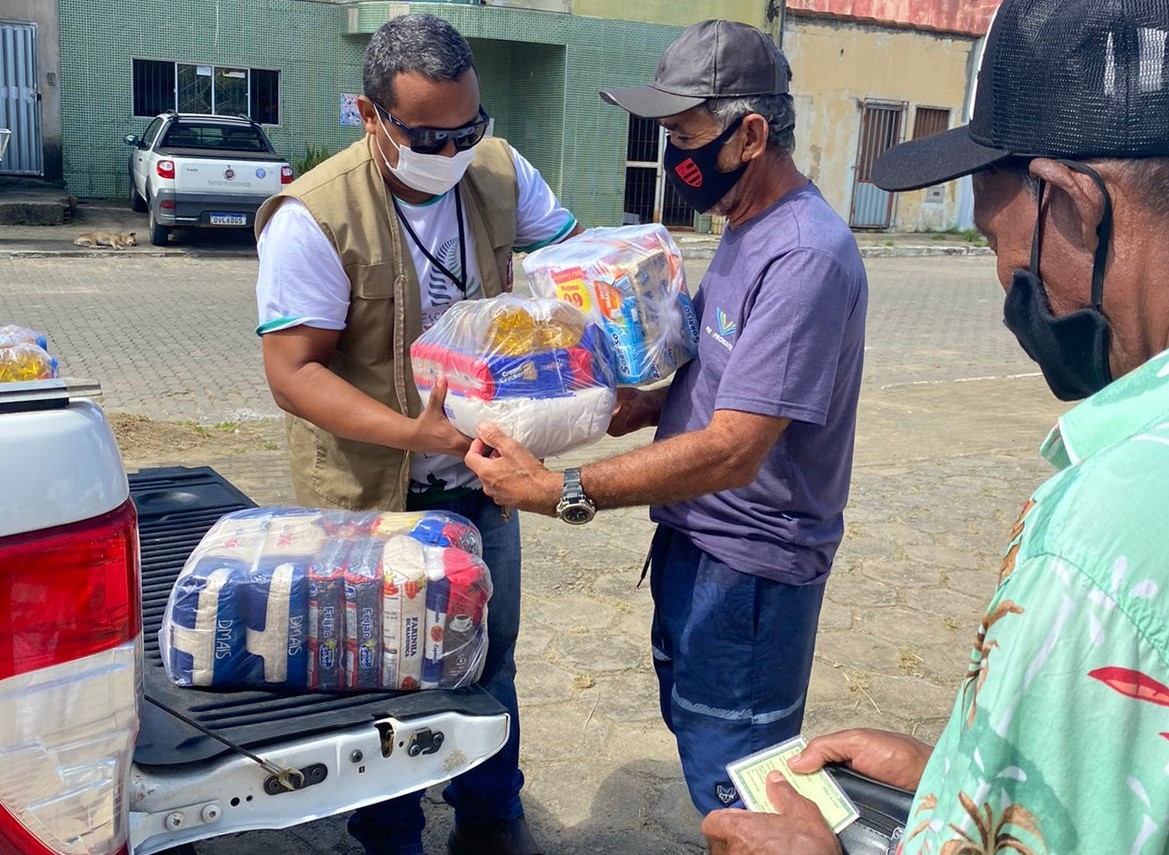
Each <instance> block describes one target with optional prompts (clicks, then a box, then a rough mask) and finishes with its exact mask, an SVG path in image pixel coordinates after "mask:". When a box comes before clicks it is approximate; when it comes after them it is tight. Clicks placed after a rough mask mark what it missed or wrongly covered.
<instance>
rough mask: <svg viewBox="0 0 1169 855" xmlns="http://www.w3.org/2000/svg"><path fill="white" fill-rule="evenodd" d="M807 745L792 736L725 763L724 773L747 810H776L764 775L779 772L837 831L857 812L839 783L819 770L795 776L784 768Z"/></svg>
mask: <svg viewBox="0 0 1169 855" xmlns="http://www.w3.org/2000/svg"><path fill="white" fill-rule="evenodd" d="M807 745H808V743H807V741H806V740H805V739H804V737H802V736H795V737H792V738H791V739H789V740H788V741H787V742H782V743H780V744H779V745H773V746H771V747H770V748H765V749H763V750H762V751H759V752H757V753H755V754H752V755H750V756H749V757H744V758H743V759H742V760H736V761H735V762H734V763H728V764H727V772H728V773H729V774H730V776H731V781H732V782H733V783H734V785H735V789H737V790H738V791H739V798H741V799H742V800H743V804H745V805H746V806H747V810H753V811H760V812H762V813H775V812H776V811H775V808H774V807H772V806H771V801H770V800H769V799H768V798H767V776H768V775H769V774H770V773H772V772H780V773H781V774H782V775H783V776H784V777H785V778H787V779H788V781H790V782H791V785H792V786H793V787H795V790H796V792H797V793H799V794H800V795H801V796H803V797H804V798H806V799H810V800H811V801H813V802H815V803H816V806H817V807H818V808H820V813H822V814H823V815H824V819H825V821H826V822H827V823H828V825H829V827H831V829H832V830H833V831H834V832H836V833H837V834H839V833H840V832H841V831H843V830H844V829H845V828H847V827H848V826H849V824H851V823H852V822H853V821H854V820H856V819H857V817H859V816H860V814H859V813H858V812H857V809H856V806H855V805H854V804H853V803H852V801H851V800H850V799H849V798H848V796H846V795H845V794H844V790H842V789H840V785H839V784H837V783H836V781H834V780H833V779H832V776H831V775H829V774H828V773H827V772H825V771H824V770H823V769H821V770H820V771H819V772H813V773H812V774H811V775H798V774H796V773H795V772H793V771H792V770H791V769H789V768H788V767H787V761H788V759H789V758H790V757H792V755H794V754H799V753H800V752H801V751H803V750H804V748H806V747H807Z"/></svg>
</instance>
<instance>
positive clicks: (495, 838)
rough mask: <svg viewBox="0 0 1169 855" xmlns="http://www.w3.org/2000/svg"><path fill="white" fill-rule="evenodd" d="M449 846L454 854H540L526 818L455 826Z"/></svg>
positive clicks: (448, 839)
mask: <svg viewBox="0 0 1169 855" xmlns="http://www.w3.org/2000/svg"><path fill="white" fill-rule="evenodd" d="M446 845H447V852H449V853H450V855H540V847H539V845H538V844H537V843H536V841H535V839H534V838H533V837H532V832H530V831H528V822H527V820H525V819H524V818H523V817H522V816H521V817H520V818H519V819H512V820H500V821H499V822H485V823H483V824H482V825H468V826H459V825H455V827H454V828H452V829H451V836H450V837H449V838H447V844H446Z"/></svg>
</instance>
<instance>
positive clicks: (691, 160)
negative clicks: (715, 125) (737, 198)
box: [662, 116, 747, 214]
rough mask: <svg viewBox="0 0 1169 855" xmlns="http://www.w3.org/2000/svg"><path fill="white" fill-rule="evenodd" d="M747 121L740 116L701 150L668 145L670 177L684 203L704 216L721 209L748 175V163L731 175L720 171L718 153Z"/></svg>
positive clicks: (666, 158)
mask: <svg viewBox="0 0 1169 855" xmlns="http://www.w3.org/2000/svg"><path fill="white" fill-rule="evenodd" d="M744 118H745V117H744V116H740V117H739V118H737V119H735V120H734V121H733V122H731V124H730V125H729V126H728V127H727V129H726V130H725V131H723V132H722V133H721V134H719V135H718V137H716V138H715V139H713V140H711V141H710V142H708V143H706V144H705V145H700V146H699V147H698V148H690V149H683V148H678V147H677V146H676V145H674V144H673V143H672V142H670V141H669V140H667V141H666V152H665V154H664V155H663V156H662V163H663V165H664V166H665V167H666V175H668V176H669V177H670V182H671V183H672V184H673V185H674V189H675V190H677V191H678V195H679V196H681V197H682V201H684V202H685V203H686V204H688V205H690V206H691V207H692V208H694V209H695V210H697V211H698V213H700V214H705V213H706V212H707V211H709V210H710V209H711V208H713V207H714V206H715V205H717V204H718V203H719V200H720V199H722V197H723V196H725V195H727V193H729V192H731V189H732V188H734V186H735V185H736V184H738V183H739V179H740V178H742V177H743V173H744V172H746V171H747V164H745V163H744V164H742V165H741V166H739V167H738V168H736V169H732V170H731V171H730V172H720V171H719V169H718V153H719V152H720V151H722V147H723V146H724V145H726V144H727V142H728V141H729V140H730V138H731V137H732V136H734V133H735V131H737V130H738V129H739V125H741V124H743V119H744Z"/></svg>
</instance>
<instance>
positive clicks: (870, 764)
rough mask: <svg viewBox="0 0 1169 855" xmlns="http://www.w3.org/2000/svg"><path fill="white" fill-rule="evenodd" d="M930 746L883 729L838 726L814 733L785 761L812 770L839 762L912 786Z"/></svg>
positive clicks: (804, 770)
mask: <svg viewBox="0 0 1169 855" xmlns="http://www.w3.org/2000/svg"><path fill="white" fill-rule="evenodd" d="M933 750H934V749H933V747H932V746H930V745H926V744H925V743H924V742H922V741H920V740H917V739H914V738H913V737H912V736H906V735H905V734H903V733H891V732H890V731H887V730H869V729H867V728H866V729H854V730H841V731H838V732H837V733H830V734H828V735H827V736H817V737H816V738H815V739H813V740H811V741H810V742H809V743H808V747H807V748H805V749H804V750H803V751H801V752H800V753H799V754H797V755H795V756H794V757H792V758H790V759H789V760H788V761H787V765H788V768H789V769H791V770H792V771H793V772H802V773H804V774H807V773H809V772H815V771H816V770H817V769H819V768H821V767H822V766H824V764H825V763H843V764H845V765H846V766H848V767H849V768H850V769H852V770H853V771H854V772H859V773H860V774H862V775H865V776H867V777H869V778H872V779H873V780H875V781H881V782H882V783H885V784H890V785H892V786H894V787H900V788H901V789H903V790H916V789H917V785H918V784H919V783H921V775H922V773H923V772H924V771H925V764H926V763H928V762H929V759H930V754H932V753H933Z"/></svg>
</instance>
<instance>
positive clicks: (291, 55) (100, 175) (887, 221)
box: [0, 0, 997, 229]
mask: <svg viewBox="0 0 1169 855" xmlns="http://www.w3.org/2000/svg"><path fill="white" fill-rule="evenodd" d="M996 5H997V0H994V2H990V0H986V2H982V0H789V2H788V3H787V4H786V6H783V5H781V4H778V3H777V2H775V0H723V2H721V3H720V4H719V6H718V9H717V14H718V15H720V16H722V17H726V18H731V19H735V20H741V21H745V22H746V23H749V24H752V25H753V26H757V27H759V28H761V29H763V30H765V31H766V32H768V33H769V34H770V35H771V36H772V37H773V38H774V39H775V40H776V41H777V42H780V43H782V45H783V47H784V50H785V51H786V52H787V53H788V55H789V58H790V59H791V63H792V66H793V70H794V73H795V79H794V81H793V91H794V93H795V95H796V102H797V109H798V114H799V125H798V127H797V143H798V148H797V151H796V159H797V163H798V165H799V166H800V167H801V168H803V169H804V170H805V171H807V172H808V174H809V175H811V177H812V178H813V179H814V180H815V181H816V182H817V183H818V185H819V186H820V188H821V190H822V191H823V192H824V194H825V196H826V197H827V198H828V200H829V202H830V203H831V204H832V205H833V206H834V207H835V208H836V209H837V210H838V211H839V212H840V213H841V215H842V216H845V217H848V218H849V220H850V221H851V222H852V223H853V224H854V225H855V226H857V227H861V228H904V229H924V228H948V227H950V226H951V225H952V224H953V222H954V219H955V216H956V214H955V211H956V207H957V198H956V194H955V192H954V190H953V189H952V188H944V189H943V190H942V191H941V193H940V194H939V193H937V192H934V193H933V194H932V195H931V194H928V193H925V192H923V193H921V194H916V195H910V196H907V197H903V198H902V199H900V200H897V201H894V200H891V199H888V198H887V197H882V196H880V195H878V194H879V191H876V190H875V188H872V185H871V184H869V183H868V182H867V181H866V178H867V170H868V168H869V167H870V166H871V160H872V159H873V157H874V156H875V154H874V153H879V151H881V150H883V147H887V144H891V143H892V142H896V141H898V140H900V139H903V138H907V137H911V136H913V135H920V134H922V133H926V132H933V131H936V130H939V129H944V128H946V127H952V126H954V125H956V124H958V123H960V122H961V121H962V120H963V115H962V113H963V109H964V107H965V105H966V100H967V89H968V83H969V79H970V73H971V69H972V68H973V67H974V66H973V65H972V57H973V56H974V54H975V52H976V48H977V44H978V41H979V38H980V36H981V34H982V33H983V32H985V29H986V24H987V22H988V21H989V17H990V14H991V12H992V10H993V8H994V7H995V6H996ZM407 12H431V13H433V14H437V15H439V16H441V17H444V18H446V19H447V20H449V21H451V22H452V23H453V24H454V25H455V26H456V27H457V28H458V29H459V30H460V31H461V32H462V33H463V34H464V35H465V36H466V37H467V38H468V40H469V41H470V43H471V45H472V48H473V49H474V51H475V56H476V60H477V62H478V65H479V69H480V74H481V78H482V91H483V105H484V108H485V109H486V110H487V111H488V113H490V114H491V115H492V116H493V117H494V118H495V120H496V121H495V128H496V133H497V134H498V135H500V136H503V137H506V138H507V139H508V140H510V141H511V142H512V144H513V145H515V146H516V148H517V149H519V150H520V151H521V152H522V153H523V154H524V155H525V156H526V157H527V158H528V159H529V160H530V161H531V162H532V163H533V164H534V165H535V166H536V167H537V168H539V169H540V171H541V172H542V173H543V175H544V176H545V178H546V179H547V180H548V183H549V184H550V185H551V186H552V187H553V189H555V190H556V191H557V192H558V193H559V194H560V196H561V198H562V200H563V201H564V203H565V204H566V205H568V206H569V207H570V208H571V209H572V210H573V211H574V213H576V215H577V216H578V218H579V219H580V220H581V222H582V223H585V224H586V225H610V224H614V223H620V222H644V221H649V220H659V221H664V222H666V223H667V224H669V225H671V226H679V227H688V226H691V225H693V224H694V223H695V220H694V218H693V214H692V212H691V211H690V210H689V209H688V208H687V207H686V206H685V205H684V204H683V203H682V202H681V201H680V200H679V199H678V198H677V196H676V194H674V193H673V191H672V188H671V187H670V185H669V182H667V181H665V180H664V174H663V171H662V168H661V154H662V150H663V148H664V137H663V135H662V133H661V131H660V129H659V128H658V127H657V125H656V123H653V122H648V121H644V120H638V119H635V118H631V117H629V116H628V115H627V114H625V113H624V112H623V111H621V110H619V109H617V108H614V107H610V106H607V105H605V104H603V103H602V102H601V101H600V99H599V97H598V94H597V93H598V90H600V89H601V88H607V87H620V86H627V85H634V84H637V83H642V82H646V81H648V80H649V79H650V78H652V76H653V73H654V70H655V68H656V66H657V61H658V58H659V57H660V56H661V53H662V51H663V50H664V49H665V47H666V46H667V45H668V44H669V43H670V42H671V41H673V39H674V38H676V37H677V35H678V34H679V33H680V32H681V30H682V29H683V28H684V27H686V26H688V25H689V24H692V23H695V22H696V21H699V20H702V19H704V18H706V17H709V16H710V15H711V14H713V12H712V9H711V7H710V5H709V4H708V3H702V2H698V0H642V2H640V3H638V4H636V6H633V5H631V4H629V3H628V2H626V0H474V2H464V1H463V0H457V1H456V0H448V2H430V3H406V2H374V1H373V0H367V2H345V1H344V0H337V2H331V0H263V1H262V2H250V0H138V2H137V3H135V4H134V5H133V7H132V11H131V8H130V7H127V6H126V5H125V4H124V3H121V2H118V0H0V36H2V35H3V34H4V33H5V32H6V31H5V30H4V27H5V26H6V23H5V22H10V24H8V25H7V26H9V29H12V28H17V29H19V30H20V33H22V34H23V35H21V37H22V38H24V39H25V40H26V41H27V40H28V39H29V38H30V36H29V33H30V32H31V33H32V35H31V38H32V40H33V42H34V44H33V47H34V48H35V50H36V52H37V58H36V61H35V63H36V64H35V67H31V68H32V70H25V71H19V72H13V71H11V70H5V69H10V68H11V67H12V65H13V63H12V62H11V61H9V60H10V59H11V56H9V57H3V56H0V60H2V61H0V74H4V75H8V76H9V77H12V76H13V75H14V74H20V75H22V76H21V80H20V82H21V83H22V84H23V85H24V87H23V89H21V93H22V95H21V97H22V98H23V101H21V104H20V105H18V108H19V109H21V110H23V111H24V113H29V107H28V105H29V99H30V98H32V99H33V100H34V101H35V104H36V110H35V112H36V116H37V121H38V122H39V127H37V128H35V129H29V128H28V127H26V125H27V122H26V123H25V125H24V126H22V127H24V130H22V131H21V136H22V140H21V148H20V151H21V152H27V151H29V150H34V151H39V152H41V155H42V157H41V160H40V162H39V163H33V164H32V168H31V171H29V170H26V172H25V173H23V174H38V170H39V174H41V175H43V176H44V177H45V178H46V179H49V180H56V179H63V180H64V181H65V182H66V183H67V185H68V187H69V190H70V192H71V193H73V194H74V195H77V196H81V197H114V198H124V197H126V196H127V194H128V192H129V190H128V171H127V153H128V152H127V149H126V148H125V146H124V144H123V143H122V139H123V137H124V136H125V135H127V134H139V133H141V132H142V130H143V129H144V128H145V127H146V125H147V123H148V122H149V120H150V117H151V116H153V115H155V114H156V113H157V112H160V111H161V110H162V109H168V108H169V109H178V110H180V111H186V112H221V113H244V114H246V115H249V116H251V117H252V118H253V119H254V120H256V121H258V122H260V123H261V124H263V125H264V127H265V130H266V131H267V132H268V134H269V136H270V137H271V138H272V141H273V143H274V144H275V145H276V147H277V150H278V151H279V152H280V153H281V154H283V155H284V156H286V157H287V158H288V159H289V160H290V161H292V162H294V163H296V162H297V161H299V160H304V159H306V158H307V157H308V155H309V154H310V150H311V151H320V150H326V151H330V152H333V151H338V150H340V149H341V148H343V147H344V146H346V145H348V144H349V143H350V142H351V141H353V140H354V139H357V138H358V137H359V136H360V134H361V133H362V129H361V127H360V125H359V124H354V123H353V122H354V118H355V117H354V115H353V110H352V100H353V98H354V97H355V96H356V95H357V94H360V92H361V66H362V57H363V51H364V48H365V46H366V44H367V43H368V41H369V38H370V36H371V35H372V34H373V33H374V32H376V30H377V28H378V27H380V26H381V25H382V24H383V23H384V22H385V21H386V20H388V19H389V18H390V17H392V16H394V15H399V14H404V13H407ZM631 15H636V16H637V18H638V20H629V18H630V17H631ZM30 23H31V24H33V25H34V26H33V27H32V29H31V30H30V29H29V27H28V26H27V25H28V24H30ZM9 43H10V42H9V41H0V50H4V51H7V52H8V53H9V54H10V55H11V53H12V49H11V48H9V47H8V45H9ZM26 65H27V64H26ZM26 78H31V81H30V80H29V79H26ZM11 83H12V81H10V80H4V79H0V93H3V92H4V91H6V90H5V86H6V85H7V86H8V91H12V89H13V87H12V86H11ZM18 88H19V87H18ZM5 103H6V102H3V101H0V109H4V104H5ZM15 109H17V108H13V107H11V106H9V107H8V113H7V114H6V113H3V112H0V127H3V126H4V121H5V117H6V115H14V110H15ZM23 115H24V114H22V116H23ZM9 121H11V120H9ZM32 133H35V134H39V137H40V139H39V142H38V140H37V139H35V138H32V137H30V134H32ZM22 158H23V159H24V160H25V161H28V160H30V158H29V157H27V156H25V155H22ZM12 163H13V160H12V158H10V157H6V158H5V160H4V161H0V173H4V172H5V171H12V170H11V165H12ZM25 166H26V167H27V166H28V163H25Z"/></svg>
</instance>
